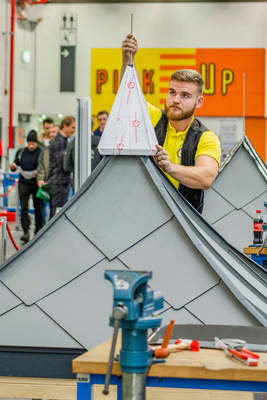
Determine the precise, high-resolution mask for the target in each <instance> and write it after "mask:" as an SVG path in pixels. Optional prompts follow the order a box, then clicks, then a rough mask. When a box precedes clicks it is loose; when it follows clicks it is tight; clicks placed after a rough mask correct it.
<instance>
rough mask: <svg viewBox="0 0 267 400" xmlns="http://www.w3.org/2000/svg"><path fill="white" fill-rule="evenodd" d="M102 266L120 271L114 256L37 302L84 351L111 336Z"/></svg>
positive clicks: (109, 303) (110, 287) (109, 290)
mask: <svg viewBox="0 0 267 400" xmlns="http://www.w3.org/2000/svg"><path fill="white" fill-rule="evenodd" d="M106 269H119V270H123V269H126V267H125V266H124V265H123V264H122V263H121V262H120V261H119V260H117V259H115V260H113V261H112V262H110V261H108V260H107V259H105V260H103V261H101V263H99V264H98V265H96V266H95V267H93V268H91V269H90V270H89V271H86V272H85V273H84V274H82V275H81V276H79V277H78V278H76V279H75V280H73V281H72V282H70V283H69V284H68V285H66V286H64V287H63V288H61V289H60V290H58V291H57V292H55V293H53V294H51V295H50V296H48V297H46V298H44V299H42V300H40V301H39V302H38V303H37V304H38V306H39V307H40V308H41V309H42V310H44V312H45V313H47V314H49V315H50V317H51V318H52V319H54V320H55V321H56V322H57V323H58V324H59V325H60V326H61V327H62V328H63V329H64V330H65V331H67V332H68V333H69V334H70V335H71V336H73V337H75V339H76V340H77V341H78V342H79V343H81V344H82V345H83V346H84V347H85V348H86V349H87V350H89V349H91V348H93V347H95V346H97V345H99V344H100V343H102V342H104V341H105V340H107V339H109V338H110V337H112V334H113V328H111V327H109V317H111V315H112V308H113V298H114V295H113V292H114V291H113V285H112V283H111V282H109V281H108V280H106V279H104V273H105V270H106Z"/></svg>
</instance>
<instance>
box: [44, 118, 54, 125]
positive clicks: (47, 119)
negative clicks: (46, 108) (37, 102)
mask: <svg viewBox="0 0 267 400" xmlns="http://www.w3.org/2000/svg"><path fill="white" fill-rule="evenodd" d="M45 123H47V124H53V123H54V120H53V118H50V117H49V118H46V119H44V120H43V125H44V124H45Z"/></svg>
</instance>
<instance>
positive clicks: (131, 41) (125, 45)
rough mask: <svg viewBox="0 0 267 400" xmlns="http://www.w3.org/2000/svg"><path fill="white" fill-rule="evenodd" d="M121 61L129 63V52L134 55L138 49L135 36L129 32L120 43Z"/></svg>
mask: <svg viewBox="0 0 267 400" xmlns="http://www.w3.org/2000/svg"><path fill="white" fill-rule="evenodd" d="M121 48H122V60H123V63H126V64H130V60H131V54H132V55H133V58H134V56H135V55H136V53H137V51H138V43H137V40H136V39H135V37H133V35H132V34H131V33H129V34H128V35H127V36H126V38H125V39H124V41H123V42H122V44H121Z"/></svg>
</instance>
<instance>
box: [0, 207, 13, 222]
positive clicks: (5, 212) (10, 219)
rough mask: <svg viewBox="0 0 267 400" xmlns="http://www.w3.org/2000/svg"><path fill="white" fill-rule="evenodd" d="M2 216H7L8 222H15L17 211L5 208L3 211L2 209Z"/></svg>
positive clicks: (0, 213) (0, 215) (0, 214)
mask: <svg viewBox="0 0 267 400" xmlns="http://www.w3.org/2000/svg"><path fill="white" fill-rule="evenodd" d="M0 217H6V220H7V221H8V222H15V221H16V212H15V211H8V210H3V211H0Z"/></svg>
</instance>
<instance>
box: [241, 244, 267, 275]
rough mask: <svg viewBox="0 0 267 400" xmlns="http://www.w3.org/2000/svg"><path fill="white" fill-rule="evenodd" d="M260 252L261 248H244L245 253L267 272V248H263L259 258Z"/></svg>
mask: <svg viewBox="0 0 267 400" xmlns="http://www.w3.org/2000/svg"><path fill="white" fill-rule="evenodd" d="M259 250H260V247H259V246H257V247H256V246H252V245H251V246H246V247H244V248H243V253H244V254H246V255H247V256H249V257H250V258H251V259H252V260H253V261H255V262H256V263H258V264H259V265H261V266H262V267H263V268H264V269H266V271H267V247H263V249H262V251H261V254H260V255H259V256H257V254H258V252H259Z"/></svg>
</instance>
